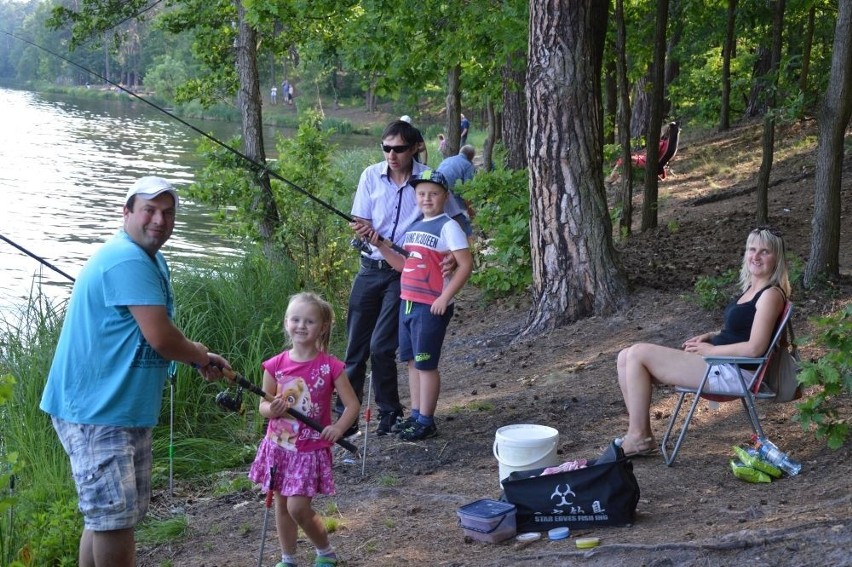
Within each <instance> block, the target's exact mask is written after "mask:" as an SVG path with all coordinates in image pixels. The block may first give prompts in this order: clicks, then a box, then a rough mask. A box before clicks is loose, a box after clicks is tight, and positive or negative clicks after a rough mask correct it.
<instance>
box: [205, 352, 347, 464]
mask: <svg viewBox="0 0 852 567" xmlns="http://www.w3.org/2000/svg"><path fill="white" fill-rule="evenodd" d="M194 366H195V365H194ZM221 370H222V375H223V376H224V377H225V379H226V380H228V381H229V382H234V383H236V384H237V385H238V386H239V387H240V388H245V389H246V390H248V391H249V392H251V393H252V394H257V395H258V396H260V397H261V398H263V399H264V400H266V401H267V402H271V401H273V400H274V399H275V398H274V397H272V396H270V395H269V394H267V393H266V392H264V391H263V389H261V388H260V387H258V386H256V385H255V384H253V383H252V382H249V381H248V380H247V379H246V378H245V377H244V376H242V375H240V374H237V373H236V372H234V371H233V370H230V369H228V368H222V369H221ZM237 397H238V399H236V400H235V399H234V398H232V397H231V396H230V395H229V394H228V393H227V392H219V394H217V395H216V403H217V404H219V405H220V406H222V407H223V408H225V409H227V410H230V411H237V412H238V411H240V405H241V400H239V394H237ZM287 413H289V414H290V415H291V416H293V417H295V418H296V419H298V420H299V421H301V422H302V423H304V424H305V425H307V426H308V427H310V428H311V429H313V430H314V431H316V432H318V433H322V430H323V429H324V428H323V426H322V425H321V424H320V423H319V422H318V421H316V420H315V419H313V418H312V417H309V416H307V415H305V414H303V413H302V412H300V411H299V410H296V409H294V408H289V409H288V410H287ZM337 444H338V445H340V446H341V447H343V448H344V449H346V450H347V451H349V452H350V453H353V454H355V455H358V454H359V453H358V448H357V447H356V446H355V445H353V444H352V443H350V442H349V441H347V440H346V439H342V438H341V439H338V440H337Z"/></svg>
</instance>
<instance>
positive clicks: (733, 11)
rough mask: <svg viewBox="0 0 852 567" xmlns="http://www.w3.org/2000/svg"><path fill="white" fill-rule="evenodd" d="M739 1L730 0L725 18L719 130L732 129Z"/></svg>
mask: <svg viewBox="0 0 852 567" xmlns="http://www.w3.org/2000/svg"><path fill="white" fill-rule="evenodd" d="M736 21H737V0H728V14H727V17H726V18H725V43H724V45H723V46H722V105H721V106H722V108H721V112H720V115H719V130H721V131H724V130H727V129H728V128H730V127H731V59H733V58H734V57H736V48H737V38H736V35H735V33H736Z"/></svg>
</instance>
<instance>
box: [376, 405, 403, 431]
mask: <svg viewBox="0 0 852 567" xmlns="http://www.w3.org/2000/svg"><path fill="white" fill-rule="evenodd" d="M401 418H402V412H396V411H387V412H385V411H380V412H379V426H378V427H377V428H376V435H390V434H391V432H392V431H393V426H394V424H395V423H396V422H397V420H398V419H401Z"/></svg>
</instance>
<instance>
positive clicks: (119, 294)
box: [40, 177, 230, 567]
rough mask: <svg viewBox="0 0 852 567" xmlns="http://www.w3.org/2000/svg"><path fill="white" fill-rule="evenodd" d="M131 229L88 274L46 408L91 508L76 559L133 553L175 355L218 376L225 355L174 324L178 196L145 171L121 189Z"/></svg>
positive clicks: (128, 560)
mask: <svg viewBox="0 0 852 567" xmlns="http://www.w3.org/2000/svg"><path fill="white" fill-rule="evenodd" d="M124 202H125V205H124V226H123V230H121V231H119V232H118V233H117V234H116V235H115V236H114V237H113V238H111V239H110V240H109V241H107V242H106V243H105V244H104V245H103V246H101V247H100V249H98V251H97V252H95V254H94V255H93V256H92V257H91V258H90V259H89V261H88V262H87V263H86V265H85V266H84V267H83V269H82V270H81V271H80V275H79V276H78V278H77V280H76V282H75V283H74V290H73V291H72V293H71V299H70V301H69V303H68V308H67V310H66V313H65V321H64V323H63V325H62V332H61V334H60V336H59V342H58V344H57V346H56V352H55V354H54V358H53V364H52V365H51V368H50V373H49V374H48V378H47V384H46V386H45V389H44V393H43V394H42V399H41V404H40V407H41V409H42V410H43V411H45V412H47V413H49V414H50V415H51V417H52V420H53V427H54V428H55V429H56V432H57V434H58V436H59V440H60V441H61V443H62V446H63V447H64V449H65V451H66V452H67V453H68V455H69V458H70V460H71V471H72V475H73V477H74V481H75V484H76V486H77V494H78V496H79V507H80V511H81V512H82V513H83V525H84V527H83V535H82V536H81V538H80V550H79V557H78V560H79V563H78V564H79V565H81V566H82V567H102V566H106V565H129V566H132V565H134V564H135V561H136V550H135V538H134V534H133V531H134V528H135V526H136V524H138V523H139V522H140V521H141V520H142V518H144V516H145V513H146V511H147V509H148V503H149V501H150V498H151V463H152V454H151V432H152V428H153V427H154V426H155V425H156V423H157V418H158V417H159V414H160V404H161V402H162V397H163V387H164V385H165V382H166V378H167V368H168V364H169V361H170V360H176V361H179V362H184V363H186V364H193V365H196V366H197V367H198V368H199V372H200V373H201V375H202V376H204V378H205V379H208V380H213V379H218V378H221V376H222V374H221V368H230V365H229V364H228V361H227V360H225V359H224V358H222V357H221V356H219V355H217V354H213V353H210V352H208V351H207V347H205V346H204V345H203V344H201V343H198V342H193V341H190V340H189V339H187V338H186V337H185V336H184V335H183V333H181V331H180V330H178V328H177V327H175V325H174V324H173V323H172V320H171V318H172V314H173V312H174V305H173V294H172V290H171V284H170V282H169V268H168V266H167V264H166V261H165V258H164V257H163V255H162V253H161V252H160V248H161V247H162V246H163V244H165V243H166V241H167V240H168V239H169V237H170V236H171V234H172V230H173V229H174V226H175V214H176V212H177V207H178V196H177V191H176V190H175V188H174V187H173V186H172V185H171V184H170V183H169V182H168V181H166V180H165V179H162V178H160V177H143V178H141V179H139V180H138V181H137V182H136V183H134V184H133V186H132V187H130V190H129V191H128V192H127V195H126V196H125V201H124Z"/></svg>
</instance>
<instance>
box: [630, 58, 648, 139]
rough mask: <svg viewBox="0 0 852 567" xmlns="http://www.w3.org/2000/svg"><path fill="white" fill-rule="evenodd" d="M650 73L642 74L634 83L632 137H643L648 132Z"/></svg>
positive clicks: (631, 120)
mask: <svg viewBox="0 0 852 567" xmlns="http://www.w3.org/2000/svg"><path fill="white" fill-rule="evenodd" d="M650 81H651V76H650V74H647V75H642V76H641V77H639V78H638V79H637V80H636V82H635V83H633V96H632V97H631V100H633V108H632V110H631V112H632V114H631V115H630V137H631V138H642V137H644V136H645V135H646V134H647V133H648V123H649V121H650V114H651V89H649V88H648V83H649V82H650Z"/></svg>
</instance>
